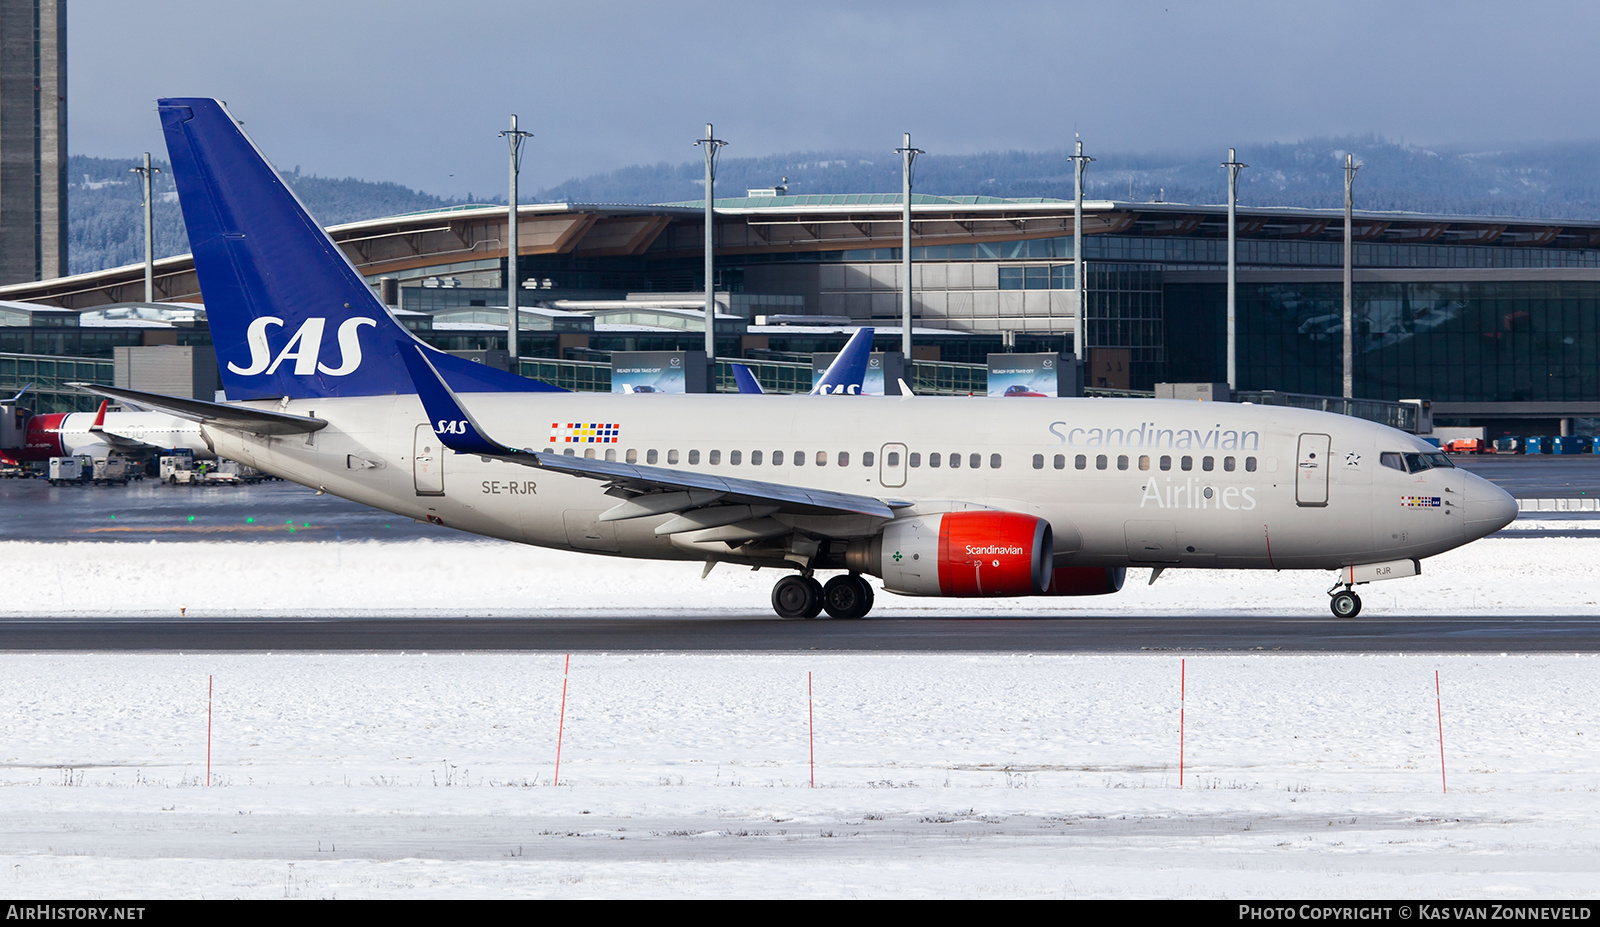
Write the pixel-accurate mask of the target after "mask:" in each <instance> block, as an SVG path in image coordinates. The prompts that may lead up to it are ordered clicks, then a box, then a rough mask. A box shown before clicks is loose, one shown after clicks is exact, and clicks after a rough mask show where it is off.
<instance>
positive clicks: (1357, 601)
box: [1328, 589, 1361, 618]
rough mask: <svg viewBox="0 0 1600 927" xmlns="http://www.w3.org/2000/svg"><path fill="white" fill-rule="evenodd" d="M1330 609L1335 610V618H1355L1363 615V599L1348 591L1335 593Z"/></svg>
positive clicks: (1329, 603) (1330, 601) (1329, 604)
mask: <svg viewBox="0 0 1600 927" xmlns="http://www.w3.org/2000/svg"><path fill="white" fill-rule="evenodd" d="M1328 607H1329V608H1331V609H1332V610H1333V617H1335V618H1354V617H1355V616H1357V615H1359V614H1361V597H1360V596H1358V595H1356V594H1355V593H1354V592H1351V591H1350V590H1348V589H1346V590H1344V591H1343V592H1335V593H1334V594H1333V598H1332V599H1330V600H1329V602H1328Z"/></svg>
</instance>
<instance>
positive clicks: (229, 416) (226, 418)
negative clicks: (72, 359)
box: [68, 383, 328, 435]
mask: <svg viewBox="0 0 1600 927" xmlns="http://www.w3.org/2000/svg"><path fill="white" fill-rule="evenodd" d="M68 385H69V386H73V387H76V388H78V389H81V390H83V391H84V392H86V393H94V394H95V395H97V396H107V397H110V398H112V399H125V400H128V401H129V402H136V403H138V404H139V405H141V406H147V407H149V408H152V409H158V410H160V411H162V412H166V413H168V414H170V415H176V416H178V417H179V418H185V419H188V420H189V421H191V422H201V423H204V424H206V425H212V426H215V427H217V428H226V429H228V430H230V431H243V432H249V433H251V434H258V435H292V434H305V433H307V432H312V431H320V430H322V429H323V428H326V427H328V423H327V422H325V421H323V420H322V419H319V418H308V417H306V416H304V415H290V414H288V413H287V412H274V411H272V410H270V409H252V408H250V407H248V406H236V405H230V404H229V403H225V402H207V401H206V400H204V399H186V398H184V397H182V396H164V395H162V394H161V393H146V392H143V391H142V390H136V389H124V388H122V387H120V386H101V385H100V384H98V383H69V384H68Z"/></svg>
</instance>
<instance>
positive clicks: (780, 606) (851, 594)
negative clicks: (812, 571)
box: [772, 573, 872, 618]
mask: <svg viewBox="0 0 1600 927" xmlns="http://www.w3.org/2000/svg"><path fill="white" fill-rule="evenodd" d="M824 609H826V610H827V612H828V616H829V617H831V618H865V617H866V615H867V612H869V611H872V586H871V585H870V584H869V583H868V582H867V581H866V580H864V579H862V578H861V577H860V576H859V575H857V574H855V573H846V574H844V575H842V576H835V577H834V578H833V579H830V580H828V584H827V585H826V586H824V585H822V584H821V583H819V582H817V581H816V580H815V579H813V578H812V577H810V576H794V575H791V576H785V577H784V578H783V579H780V580H778V583H777V585H775V586H773V587H772V610H773V611H775V612H777V613H778V617H779V618H815V617H817V615H819V614H821V613H822V611H823V610H824Z"/></svg>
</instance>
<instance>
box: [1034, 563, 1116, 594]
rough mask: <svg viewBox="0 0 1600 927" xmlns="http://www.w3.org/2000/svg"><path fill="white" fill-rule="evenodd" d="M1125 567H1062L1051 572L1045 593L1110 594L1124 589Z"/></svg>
mask: <svg viewBox="0 0 1600 927" xmlns="http://www.w3.org/2000/svg"><path fill="white" fill-rule="evenodd" d="M1127 578H1128V571H1127V568H1125V567H1061V568H1059V569H1057V570H1054V571H1052V572H1051V574H1050V588H1048V589H1046V590H1045V591H1044V594H1045V595H1110V594H1111V593H1113V592H1120V591H1121V590H1122V581H1123V580H1125V579H1127Z"/></svg>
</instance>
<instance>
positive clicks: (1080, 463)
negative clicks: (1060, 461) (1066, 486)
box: [1072, 454, 1089, 470]
mask: <svg viewBox="0 0 1600 927" xmlns="http://www.w3.org/2000/svg"><path fill="white" fill-rule="evenodd" d="M1072 465H1073V466H1074V467H1077V468H1078V469H1079V470H1082V469H1084V468H1085V467H1087V466H1089V458H1088V457H1086V456H1084V455H1083V454H1079V455H1078V456H1077V458H1076V459H1075V460H1073V461H1072Z"/></svg>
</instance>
